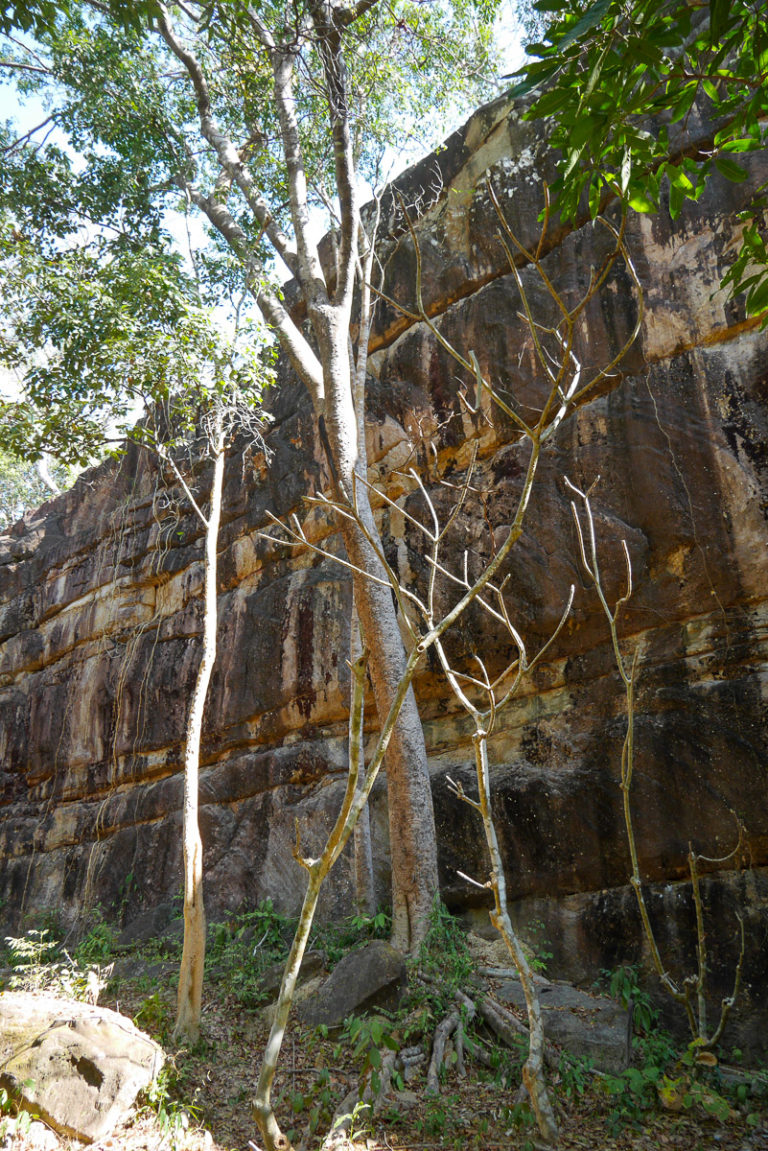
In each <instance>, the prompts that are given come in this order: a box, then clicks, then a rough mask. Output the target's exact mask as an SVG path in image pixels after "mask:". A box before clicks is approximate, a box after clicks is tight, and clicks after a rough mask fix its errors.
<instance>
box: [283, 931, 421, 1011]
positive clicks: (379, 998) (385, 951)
mask: <svg viewBox="0 0 768 1151" xmlns="http://www.w3.org/2000/svg"><path fill="white" fill-rule="evenodd" d="M405 982H406V980H405V961H404V959H403V956H402V955H401V954H400V952H399V951H396V950H395V949H394V947H392V946H390V944H389V943H386V942H385V941H384V940H383V939H373V940H371V942H370V943H366V945H365V947H361V948H359V950H357V951H350V952H348V953H347V954H346V955H345V956H344V958H343V959H341V960H340V961H339V962H338V963H337V964H336V966H335V967H334V969H333V971H332V972H331V974H330V975H329V976H328V978H327V979H326V980H325V982H324V983H323V984H322V985H321V986H320V987H319V988H318V990H317V992H316V994H315V995H313V996H312V998H311V999H306V1000H304V1002H303V1003H302V1004H301V1006H300V1007H299V1015H300V1016H301V1018H302V1020H303V1021H304V1023H307V1024H308V1025H309V1026H310V1027H317V1025H318V1024H319V1023H324V1024H325V1025H326V1027H340V1026H341V1024H342V1023H343V1022H344V1020H345V1019H346V1018H347V1016H348V1015H360V1014H362V1013H363V1012H365V1011H372V1010H374V1009H375V1008H377V1007H386V1008H387V1009H394V1008H396V1007H397V1005H398V1002H399V1000H400V997H401V995H402V993H403V991H404V989H405Z"/></svg>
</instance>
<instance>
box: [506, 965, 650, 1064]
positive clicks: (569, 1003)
mask: <svg viewBox="0 0 768 1151" xmlns="http://www.w3.org/2000/svg"><path fill="white" fill-rule="evenodd" d="M538 992H539V1002H540V1004H541V1016H542V1021H543V1023H544V1034H545V1036H546V1038H547V1039H549V1040H551V1041H552V1042H553V1043H557V1044H558V1046H559V1047H562V1048H563V1049H564V1050H565V1051H567V1052H568V1053H569V1054H570V1055H573V1056H575V1057H576V1058H578V1059H589V1060H590V1061H591V1063H592V1066H593V1067H596V1068H597V1069H598V1071H607V1072H609V1073H610V1074H612V1075H619V1074H621V1072H622V1071H624V1070H626V1068H627V1067H629V1064H630V1062H631V1059H632V1025H631V1017H630V1013H629V1012H628V1011H627V1010H626V1009H625V1008H623V1007H620V1006H619V1004H618V1003H616V1002H615V1000H613V999H607V998H606V997H605V996H604V995H588V994H587V993H586V992H585V991H579V989H578V988H577V987H571V986H570V984H567V983H544V984H541V985H539V987H538ZM496 996H497V998H498V999H500V1000H501V1002H502V1003H510V1004H512V1005H513V1006H514V1007H518V1008H523V1009H524V1008H525V996H524V994H523V989H522V986H521V985H520V982H519V980H514V979H506V980H504V982H503V983H502V984H501V985H500V986H499V987H497V988H496Z"/></svg>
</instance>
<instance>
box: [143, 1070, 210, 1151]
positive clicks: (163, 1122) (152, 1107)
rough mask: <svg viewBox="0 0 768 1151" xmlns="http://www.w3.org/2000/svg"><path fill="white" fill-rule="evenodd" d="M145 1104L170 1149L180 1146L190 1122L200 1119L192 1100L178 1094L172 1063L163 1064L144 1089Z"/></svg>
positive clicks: (183, 1143)
mask: <svg viewBox="0 0 768 1151" xmlns="http://www.w3.org/2000/svg"><path fill="white" fill-rule="evenodd" d="M143 1099H144V1106H145V1108H146V1110H148V1111H152V1112H153V1113H154V1114H155V1116H156V1117H157V1123H158V1126H159V1128H160V1130H161V1132H162V1135H163V1142H164V1143H165V1142H166V1140H167V1143H168V1146H169V1147H170V1149H171V1151H175V1148H177V1147H183V1146H184V1145H185V1143H186V1132H187V1131H188V1129H189V1127H190V1124H191V1123H194V1122H196V1121H197V1120H198V1118H199V1109H198V1107H197V1106H196V1105H195V1104H194V1103H189V1102H187V1101H182V1100H181V1099H179V1097H178V1077H177V1074H176V1071H175V1068H174V1067H173V1065H172V1064H166V1066H165V1067H163V1068H162V1070H161V1071H160V1073H159V1074H158V1075H157V1077H156V1078H155V1079H154V1080H153V1081H152V1083H151V1084H150V1085H149V1087H148V1088H147V1089H146V1091H144V1092H143Z"/></svg>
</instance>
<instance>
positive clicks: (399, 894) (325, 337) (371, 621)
mask: <svg viewBox="0 0 768 1151" xmlns="http://www.w3.org/2000/svg"><path fill="white" fill-rule="evenodd" d="M311 315H312V314H311ZM312 320H313V327H314V329H315V332H316V334H317V336H318V342H319V343H320V360H321V363H322V364H323V369H324V385H325V389H324V390H325V402H324V405H323V406H324V411H323V412H322V413H319V414H322V415H323V417H324V420H325V427H326V431H327V434H328V441H329V447H330V450H331V454H332V457H333V464H334V467H335V469H336V473H337V479H338V480H339V482H340V483H341V484H342V485H343V486H344V489H345V491H346V493H347V495H348V496H349V497H350V498H352V493H353V492H354V496H355V501H356V505H357V512H358V515H359V517H360V519H361V521H362V523H363V524H364V525H365V528H366V530H367V531H368V533H369V534H370V535H371V537H372V538H373V539H378V528H377V526H376V522H375V520H374V518H373V512H372V510H371V505H370V501H369V499H368V490H367V488H366V487H365V486H364V485H362V484H355V483H354V479H353V476H354V472H355V469H356V467H357V466H358V458H359V450H358V431H357V420H356V414H355V408H354V403H353V398H352V380H351V373H350V363H349V352H348V338H349V337H348V333H349V319H348V317H346V316H345V315H344V312H343V311H342V310H340V309H337V308H333V309H331V308H328V309H326V308H323V309H316V310H315V314H314V315H312ZM341 532H342V536H343V539H344V544H345V547H346V550H347V555H348V557H349V559H350V562H351V563H352V564H354V565H355V567H357V568H359V569H360V570H361V571H364V572H366V573H368V575H373V576H375V577H377V578H378V579H380V580H382V581H384V582H386V580H387V576H386V572H385V571H384V568H383V567H382V565H381V561H380V560H379V558H378V556H377V555H376V553H375V551H374V550H373V548H372V547H371V545H370V544H369V543H368V541H367V540H366V538H365V536H364V534H363V532H362V531H361V529H360V527H358V525H357V524H356V523H354V522H351V521H350V520H347V519H343V520H342V523H341ZM354 588H355V604H356V606H357V611H358V615H359V619H360V629H361V633H362V639H363V643H364V644H365V646H366V647H367V649H368V652H369V661H368V668H369V672H370V676H371V682H372V684H373V694H374V699H375V701H376V711H377V713H378V716H379V720H380V721H381V720H382V719H383V717H384V716H386V715H387V714H388V712H389V709H390V707H391V705H392V701H393V699H394V698H395V694H396V692H397V690H398V687H399V685H400V682H401V680H402V678H403V673H404V671H405V663H406V656H405V651H404V648H403V640H402V636H401V633H400V627H399V624H398V620H397V611H396V608H395V604H394V601H393V597H392V592H391V590H390V588H389V587H388V586H382V585H381V584H380V583H375V582H374V581H373V580H371V579H368V578H366V577H364V576H358V575H356V576H355V578H354ZM385 762H386V773H387V797H388V807H389V837H390V857H391V866H392V943H393V946H395V947H397V948H399V949H400V950H401V951H404V952H412V951H414V950H415V949H416V948H417V947H418V945H419V943H420V942H421V940H422V939H423V938H424V935H425V934H426V931H427V927H428V924H429V916H430V912H431V910H432V905H433V902H434V897H435V894H436V892H437V890H438V878H437V839H436V834H435V817H434V811H433V807H432V791H431V788H430V780H429V771H428V767H427V752H426V746H425V743H424V731H423V728H422V725H421V718H420V716H419V712H418V708H417V706H416V696H415V695H414V692H413V688H409V690H408V694H407V696H406V698H405V701H404V703H403V706H402V708H401V711H400V715H399V717H398V721H397V723H396V725H395V728H394V731H393V733H392V738H391V741H390V744H389V748H388V750H387V755H386V761H385Z"/></svg>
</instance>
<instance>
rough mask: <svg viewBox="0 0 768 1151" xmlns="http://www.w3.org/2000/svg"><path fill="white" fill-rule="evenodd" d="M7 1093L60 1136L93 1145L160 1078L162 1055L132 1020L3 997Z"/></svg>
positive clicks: (47, 999) (2, 1078)
mask: <svg viewBox="0 0 768 1151" xmlns="http://www.w3.org/2000/svg"><path fill="white" fill-rule="evenodd" d="M0 1061H1V1062H0V1087H3V1088H5V1090H6V1091H7V1092H8V1093H9V1095H11V1096H12V1097H13V1098H14V1100H15V1101H16V1102H17V1104H18V1106H19V1107H21V1108H22V1109H23V1110H25V1111H29V1112H30V1113H31V1114H32V1115H35V1116H38V1117H39V1118H41V1119H43V1120H44V1121H45V1122H46V1123H47V1124H48V1125H49V1126H50V1127H52V1128H53V1129H54V1130H55V1131H57V1132H58V1133H59V1134H61V1135H66V1136H69V1137H73V1138H75V1139H79V1140H81V1141H82V1142H85V1143H92V1142H94V1140H97V1139H101V1138H103V1137H104V1136H105V1135H107V1134H109V1132H110V1131H111V1130H112V1129H113V1128H114V1127H116V1126H117V1125H118V1124H119V1123H120V1122H121V1121H122V1120H123V1119H124V1118H125V1117H126V1115H127V1114H128V1112H129V1111H130V1109H131V1107H132V1106H133V1103H134V1101H135V1099H136V1096H137V1095H138V1094H139V1092H140V1091H142V1090H144V1089H146V1088H147V1087H148V1086H149V1085H150V1084H151V1083H152V1081H153V1080H154V1079H155V1077H156V1076H157V1074H158V1072H159V1071H160V1069H161V1067H162V1066H163V1062H164V1055H163V1051H162V1049H161V1048H160V1047H159V1046H158V1045H157V1044H156V1043H155V1042H154V1041H153V1040H152V1039H150V1038H149V1037H148V1036H147V1035H145V1034H144V1033H143V1032H142V1031H139V1029H138V1028H137V1027H136V1026H134V1024H133V1023H132V1022H131V1021H130V1019H126V1018H125V1017H124V1016H122V1015H120V1014H118V1012H116V1011H110V1010H108V1009H107V1008H103V1007H93V1006H91V1005H89V1004H85V1003H77V1002H75V1001H73V1000H68V999H59V998H57V997H55V996H49V995H45V996H38V995H30V994H27V993H24V992H5V993H4V994H3V995H1V996H0Z"/></svg>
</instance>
